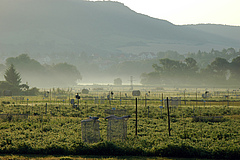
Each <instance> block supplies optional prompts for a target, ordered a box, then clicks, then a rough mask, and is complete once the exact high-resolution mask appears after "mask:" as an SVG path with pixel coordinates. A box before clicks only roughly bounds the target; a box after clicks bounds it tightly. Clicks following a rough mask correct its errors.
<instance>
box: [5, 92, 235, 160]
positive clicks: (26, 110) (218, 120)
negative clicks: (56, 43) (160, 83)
mask: <svg viewBox="0 0 240 160" xmlns="http://www.w3.org/2000/svg"><path fill="white" fill-rule="evenodd" d="M140 91H141V95H140V96H132V91H129V90H123V89H116V88H115V89H114V88H112V89H108V90H107V89H99V88H98V89H92V88H91V89H90V91H89V93H88V94H83V93H81V90H80V89H79V90H75V91H73V90H71V91H70V90H68V91H64V90H59V91H58V92H56V91H53V89H49V90H43V91H42V95H39V96H24V97H21V96H17V97H1V98H0V102H1V106H0V114H1V115H0V116H1V117H0V121H1V123H0V135H1V137H0V153H1V154H27V155H29V154H41V155H65V156H66V155H98V156H99V155H101V156H141V157H151V156H155V157H178V158H181V157H182V158H214V159H216V158H221V159H237V158H238V157H240V135H239V130H240V127H239V126H240V92H239V91H238V90H230V89H211V90H206V89H196V88H193V89H163V88H161V89H151V90H147V89H143V88H141V89H140ZM76 93H79V96H80V99H79V100H78V99H76V98H75V94H76ZM109 94H110V96H108V95H109ZM173 97H178V101H177V102H176V101H174V103H173V102H172V101H171V100H172V99H173ZM71 99H74V104H71V101H73V100H71ZM136 99H137V100H136ZM167 99H168V100H169V101H168V102H167ZM167 104H169V118H170V121H169V120H168V107H167ZM136 105H137V132H136ZM161 106H162V107H161ZM106 110H108V111H109V110H110V111H111V110H113V111H114V113H116V114H115V115H116V116H118V117H121V116H126V115H130V116H131V117H130V118H129V119H127V137H126V138H125V139H117V138H116V139H112V140H111V141H109V140H108V138H107V135H108V134H107V125H108V120H107V119H105V117H108V116H109V115H110V114H109V112H107V111H106ZM119 110H124V111H126V112H119V113H118V112H117V111H119ZM89 116H93V117H98V118H99V119H98V120H99V132H100V139H99V141H98V142H96V143H86V142H84V141H83V140H82V127H81V121H82V120H86V119H88V118H89ZM169 127H170V128H169ZM136 134H137V135H136ZM72 159H74V158H72Z"/></svg>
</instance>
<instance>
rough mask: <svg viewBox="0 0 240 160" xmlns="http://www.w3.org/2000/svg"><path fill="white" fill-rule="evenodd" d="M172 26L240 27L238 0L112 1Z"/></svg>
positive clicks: (239, 0)
mask: <svg viewBox="0 0 240 160" xmlns="http://www.w3.org/2000/svg"><path fill="white" fill-rule="evenodd" d="M113 1H118V2H121V3H124V4H125V5H126V6H128V7H129V8H131V9H132V10H134V11H136V12H138V13H142V14H146V15H149V16H151V17H155V18H159V19H164V20H167V21H170V22H172V23H173V24H179V25H182V24H199V23H213V24H224V25H225V24H226V25H237V26H240V0H113Z"/></svg>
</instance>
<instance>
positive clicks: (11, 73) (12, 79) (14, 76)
mask: <svg viewBox="0 0 240 160" xmlns="http://www.w3.org/2000/svg"><path fill="white" fill-rule="evenodd" d="M4 78H5V79H6V81H7V82H9V83H10V84H12V85H13V86H14V87H19V85H20V83H21V82H22V79H21V77H20V74H19V73H18V72H17V71H16V69H15V67H14V65H13V64H11V65H10V67H9V68H8V69H7V70H6V71H5V75H4Z"/></svg>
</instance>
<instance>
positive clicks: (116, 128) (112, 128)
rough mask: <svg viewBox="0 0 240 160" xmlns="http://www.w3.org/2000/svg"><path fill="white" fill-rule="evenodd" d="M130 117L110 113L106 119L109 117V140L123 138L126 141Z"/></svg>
mask: <svg viewBox="0 0 240 160" xmlns="http://www.w3.org/2000/svg"><path fill="white" fill-rule="evenodd" d="M129 117H130V115H128V116H123V117H117V116H114V115H110V116H108V117H106V118H105V119H108V125H107V139H108V141H116V140H121V141H124V140H125V139H126V138H127V120H128V118H129Z"/></svg>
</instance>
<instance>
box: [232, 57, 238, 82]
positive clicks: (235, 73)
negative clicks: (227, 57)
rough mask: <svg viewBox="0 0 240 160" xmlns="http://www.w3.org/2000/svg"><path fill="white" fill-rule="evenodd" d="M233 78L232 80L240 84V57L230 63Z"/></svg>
mask: <svg viewBox="0 0 240 160" xmlns="http://www.w3.org/2000/svg"><path fill="white" fill-rule="evenodd" d="M230 71H231V77H230V79H231V80H233V81H235V83H238V84H239V83H240V82H239V79H240V57H236V58H234V59H233V60H232V62H231V63H230Z"/></svg>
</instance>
